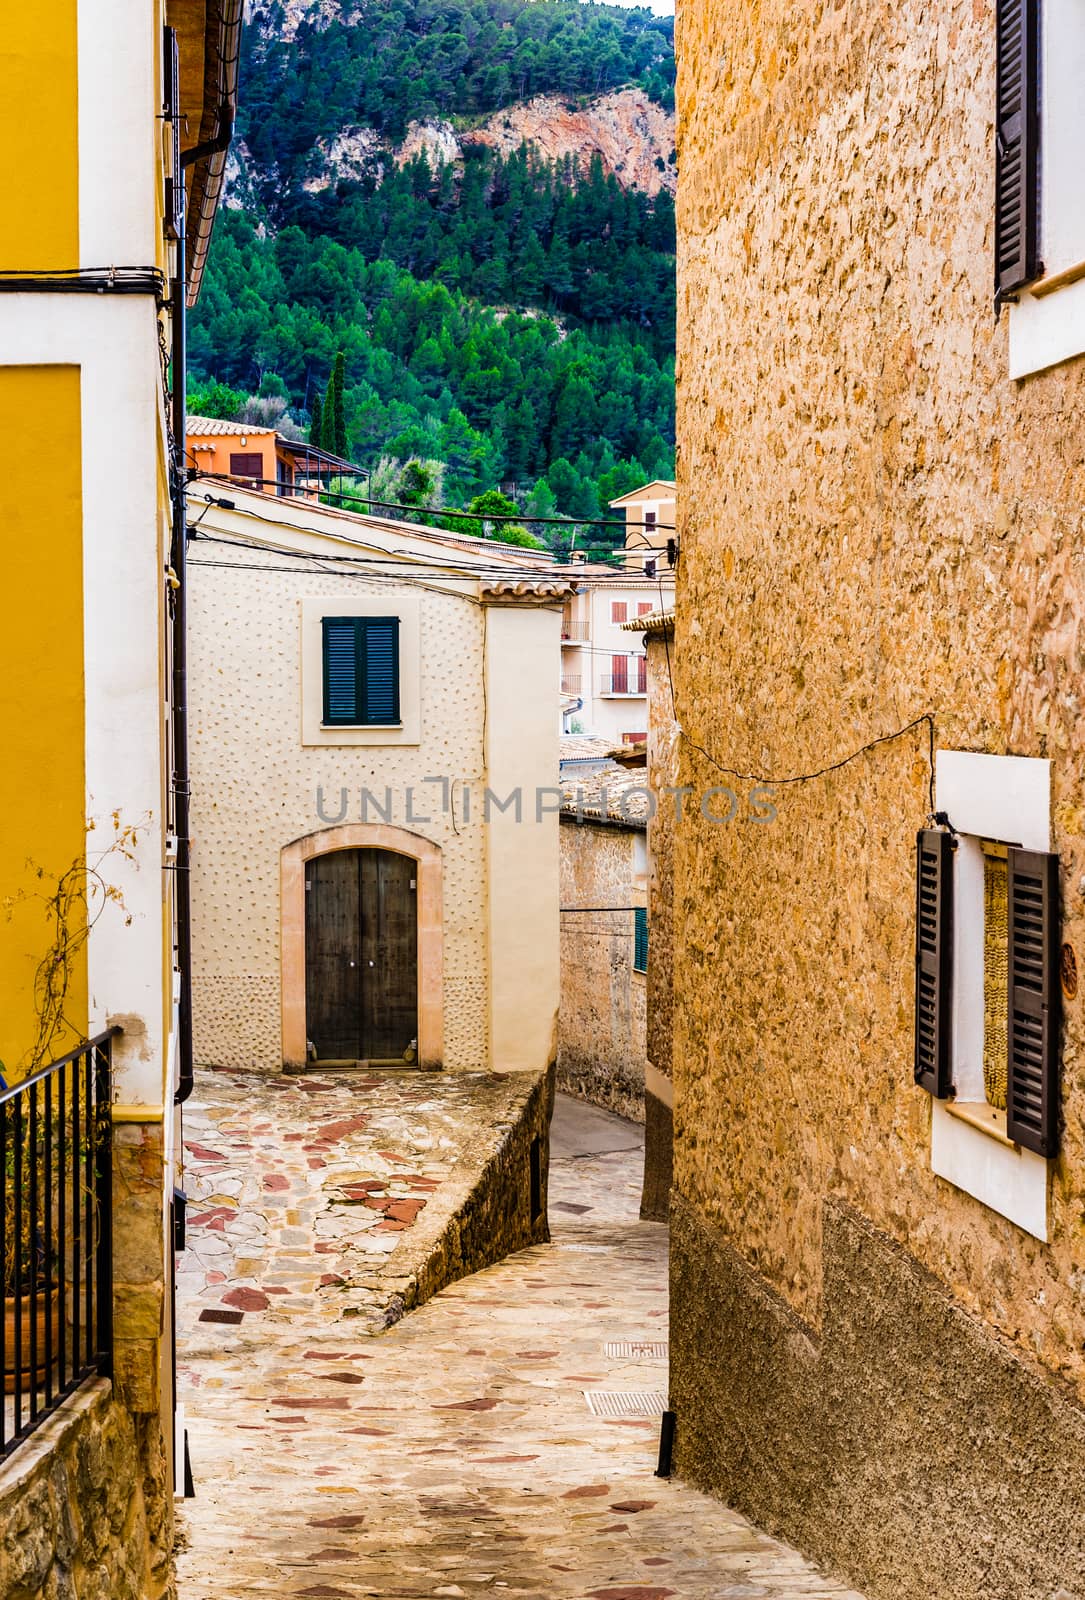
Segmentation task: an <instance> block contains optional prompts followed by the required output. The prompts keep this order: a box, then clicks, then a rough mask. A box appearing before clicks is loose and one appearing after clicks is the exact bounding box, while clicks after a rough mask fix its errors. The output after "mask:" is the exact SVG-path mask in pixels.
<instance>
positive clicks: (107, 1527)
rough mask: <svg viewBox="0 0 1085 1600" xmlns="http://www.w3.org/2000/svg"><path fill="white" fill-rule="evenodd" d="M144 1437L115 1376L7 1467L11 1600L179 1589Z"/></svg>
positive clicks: (75, 1401)
mask: <svg viewBox="0 0 1085 1600" xmlns="http://www.w3.org/2000/svg"><path fill="white" fill-rule="evenodd" d="M151 1421H152V1422H153V1423H155V1424H156V1423H157V1419H151ZM156 1431H157V1429H156ZM144 1443H145V1441H144V1440H143V1439H142V1438H141V1436H140V1433H139V1431H138V1428H137V1425H136V1424H134V1423H133V1420H132V1417H131V1416H130V1415H129V1413H128V1412H127V1411H126V1410H125V1409H124V1407H123V1406H121V1405H119V1404H118V1403H117V1401H116V1400H115V1399H114V1398H113V1386H112V1384H111V1383H109V1382H108V1380H106V1379H99V1380H97V1381H95V1382H92V1383H88V1384H86V1385H85V1386H84V1387H83V1388H82V1389H80V1390H79V1391H78V1393H77V1394H75V1395H73V1396H72V1397H71V1398H70V1399H69V1400H67V1401H66V1402H65V1403H64V1405H63V1406H61V1408H60V1410H59V1411H58V1412H57V1413H56V1414H55V1415H54V1416H53V1417H51V1418H50V1419H49V1421H48V1422H46V1423H45V1424H44V1425H43V1426H42V1427H41V1428H40V1429H39V1430H38V1432H37V1433H36V1434H34V1435H33V1437H32V1438H31V1439H29V1440H28V1441H27V1442H26V1443H25V1444H23V1445H22V1446H21V1447H20V1448H19V1449H18V1451H16V1453H15V1455H14V1456H13V1457H12V1458H11V1460H10V1461H8V1462H7V1463H6V1464H5V1465H4V1467H3V1469H2V1470H0V1595H2V1596H3V1597H4V1600H159V1597H164V1596H167V1595H171V1594H172V1593H173V1589H172V1584H171V1582H170V1580H169V1579H168V1577H167V1575H166V1570H165V1565H164V1562H163V1560H162V1558H161V1557H162V1553H161V1552H159V1551H157V1550H156V1549H155V1548H154V1546H155V1541H154V1538H153V1534H152V1527H151V1524H152V1521H153V1515H152V1516H149V1515H148V1505H147V1497H146V1494H145V1488H144V1485H145V1476H146V1462H145V1459H144V1458H145V1455H146V1451H145V1448H144ZM152 1476H153V1475H152Z"/></svg>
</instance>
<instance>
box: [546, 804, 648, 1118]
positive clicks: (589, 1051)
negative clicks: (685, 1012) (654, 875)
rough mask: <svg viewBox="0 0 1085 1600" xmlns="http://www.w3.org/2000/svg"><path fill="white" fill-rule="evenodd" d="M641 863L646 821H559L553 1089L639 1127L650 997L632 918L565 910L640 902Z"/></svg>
mask: <svg viewBox="0 0 1085 1600" xmlns="http://www.w3.org/2000/svg"><path fill="white" fill-rule="evenodd" d="M640 776H641V778H642V779H643V774H641V775H640ZM623 777H624V774H623ZM638 855H639V857H640V859H638ZM643 858H644V825H643V823H641V824H636V825H627V824H624V823H621V822H619V821H616V820H608V819H596V820H594V821H587V820H585V821H581V822H577V821H576V820H575V818H574V817H573V816H570V815H568V814H563V815H562V822H561V905H562V918H561V1011H560V1017H559V1027H558V1087H559V1088H560V1089H563V1090H564V1091H565V1092H566V1093H567V1094H574V1095H576V1096H578V1098H580V1099H582V1100H590V1101H592V1102H593V1104H595V1105H598V1106H605V1107H606V1109H607V1110H608V1111H616V1112H617V1113H618V1114H619V1115H620V1116H623V1117H629V1118H630V1119H631V1120H632V1121H635V1122H643V1121H644V1040H645V1026H646V1023H645V1015H646V998H647V996H646V980H645V975H644V974H643V973H641V972H635V971H634V970H633V913H632V911H629V910H625V909H623V910H621V911H615V912H600V911H594V910H593V911H583V912H573V911H571V910H570V909H569V908H570V907H574V906H580V907H596V906H616V907H623V908H625V907H630V906H633V905H643V904H644V903H645V871H644V860H643Z"/></svg>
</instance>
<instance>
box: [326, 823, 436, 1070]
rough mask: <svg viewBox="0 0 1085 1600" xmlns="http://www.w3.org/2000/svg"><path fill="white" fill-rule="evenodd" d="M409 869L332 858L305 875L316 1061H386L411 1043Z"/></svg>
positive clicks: (406, 863) (414, 953)
mask: <svg viewBox="0 0 1085 1600" xmlns="http://www.w3.org/2000/svg"><path fill="white" fill-rule="evenodd" d="M417 871H418V863H417V862H416V861H415V860H413V859H412V857H410V856H403V855H399V854H397V853H396V852H395V851H394V850H334V851H331V852H330V853H329V854H328V855H323V856H314V857H313V859H312V860H311V861H309V862H308V863H307V865H306V868H305V1027H306V1036H307V1038H308V1040H309V1043H310V1045H311V1046H312V1047H313V1048H314V1049H315V1051H316V1056H317V1059H318V1060H323V1061H344V1060H347V1061H349V1060H354V1061H361V1060H370V1061H373V1060H376V1061H380V1060H394V1059H398V1058H400V1057H402V1056H403V1054H404V1052H405V1051H406V1050H407V1048H408V1046H409V1045H410V1044H411V1042H412V1040H416V1039H417V1037H418V890H417Z"/></svg>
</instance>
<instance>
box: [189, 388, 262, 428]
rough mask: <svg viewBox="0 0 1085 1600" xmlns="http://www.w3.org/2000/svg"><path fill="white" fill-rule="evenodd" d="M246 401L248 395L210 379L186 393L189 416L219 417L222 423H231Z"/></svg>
mask: <svg viewBox="0 0 1085 1600" xmlns="http://www.w3.org/2000/svg"><path fill="white" fill-rule="evenodd" d="M247 399H248V395H245V394H242V393H241V392H240V391H239V390H238V389H231V388H230V386H229V385H228V384H225V383H220V382H219V381H218V379H217V378H212V379H210V380H208V381H207V382H205V383H204V384H203V385H202V386H199V385H194V386H193V387H192V388H191V389H190V390H189V391H188V410H189V415H190V416H193V417H219V418H221V420H222V421H223V422H232V421H233V420H234V418H235V417H236V416H237V415H238V413H239V412H240V410H241V408H242V406H243V405H244V404H245V401H246V400H247Z"/></svg>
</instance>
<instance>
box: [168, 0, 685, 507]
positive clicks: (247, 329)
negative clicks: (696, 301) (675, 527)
mask: <svg viewBox="0 0 1085 1600" xmlns="http://www.w3.org/2000/svg"><path fill="white" fill-rule="evenodd" d="M244 50H245V54H244V60H243V73H242V111H241V116H240V119H239V135H240V137H239V141H238V147H237V157H238V159H237V161H236V163H235V165H234V167H233V169H232V191H231V196H230V201H229V204H230V207H231V209H230V210H229V211H228V212H227V213H226V214H225V215H224V217H223V219H222V222H221V224H220V229H219V233H218V235H217V237H216V241H215V244H214V247H213V252H212V259H211V262H210V265H209V270H208V275H207V280H206V288H205V293H204V296H203V299H202V301H201V305H200V306H199V307H198V308H197V311H196V313H195V315H194V317H193V326H192V338H191V352H192V362H193V368H194V380H195V383H196V387H197V390H198V392H200V397H201V401H202V403H204V404H206V405H209V406H211V407H216V406H217V407H218V408H219V409H228V408H229V407H230V406H234V407H235V408H236V407H237V406H239V405H241V404H242V403H243V401H244V395H245V393H246V392H255V391H258V392H260V393H261V394H262V395H263V396H264V397H265V398H266V400H267V401H268V403H277V404H278V405H279V406H280V407H281V406H282V404H283V403H285V404H286V405H287V406H288V408H289V414H288V417H287V421H288V422H289V418H290V416H292V417H293V418H294V419H296V421H297V422H298V423H300V424H301V426H302V428H304V426H305V424H306V422H307V418H308V411H309V408H310V406H311V405H312V403H313V400H314V397H315V396H316V395H319V394H320V393H321V392H322V390H323V387H324V385H325V384H326V382H327V379H328V374H329V371H330V367H331V364H332V361H333V359H334V356H335V353H336V351H337V350H338V349H342V350H343V351H344V354H345V356H346V387H345V409H346V418H347V434H348V442H349V447H350V452H351V454H352V455H353V456H354V457H355V459H359V458H360V459H362V460H364V461H366V462H367V463H369V462H372V461H374V460H376V459H377V458H379V457H391V458H394V459H395V460H398V461H405V460H407V458H408V457H415V456H417V457H421V458H424V459H427V460H429V461H431V462H433V463H436V466H435V468H434V475H433V482H434V491H433V492H434V493H435V494H437V493H440V490H441V478H442V473H443V477H444V490H445V492H446V493H447V494H448V496H449V498H450V500H452V501H462V500H463V499H465V498H466V497H467V496H469V495H471V494H475V493H478V492H480V491H481V490H484V489H487V488H490V487H492V486H494V485H495V484H496V483H498V482H503V483H505V484H506V485H510V484H515V485H516V486H517V494H518V498H519V500H520V501H521V503H523V504H524V505H525V507H526V508H527V509H528V510H529V511H530V510H531V509H534V511H535V513H536V515H540V516H541V515H544V514H545V513H546V512H548V511H551V510H553V509H554V507H555V506H556V507H557V508H558V509H559V510H561V511H562V512H564V513H566V514H568V515H570V516H577V515H579V516H582V517H584V516H589V515H592V514H594V513H595V512H596V511H597V510H598V508H599V505H600V502H601V501H605V499H606V498H609V497H610V496H611V495H613V494H618V493H621V492H623V491H624V490H625V489H626V488H628V487H631V485H632V482H633V481H635V480H636V478H637V477H638V476H643V477H650V476H654V475H658V474H664V475H668V474H669V472H670V470H671V467H672V450H673V322H674V271H673V269H674V259H673V251H674V235H673V230H674V210H673V198H672V194H673V184H674V173H675V168H674V162H673V117H672V115H671V112H670V110H669V109H668V102H669V100H670V99H671V98H672V92H673V91H672V89H671V84H672V82H673V44H672V27H671V24H670V22H669V21H666V20H664V19H659V18H654V17H652V16H650V14H648V13H645V12H629V11H621V10H617V9H616V8H613V7H606V6H601V5H591V6H584V5H581V4H580V3H579V0H273V3H271V4H258V5H257V6H256V7H255V9H254V10H253V13H252V16H251V17H250V21H249V27H248V32H247V34H246V41H245V46H244ZM213 381H217V382H218V384H219V385H222V384H226V385H229V386H231V387H232V388H233V389H235V390H237V391H238V393H237V395H236V396H229V395H227V394H225V393H224V392H223V391H222V389H221V387H220V388H219V389H218V390H215V389H213V388H212V387H210V386H211V385H212V382H213ZM276 397H278V399H277V400H276Z"/></svg>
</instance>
